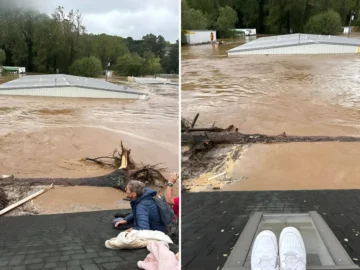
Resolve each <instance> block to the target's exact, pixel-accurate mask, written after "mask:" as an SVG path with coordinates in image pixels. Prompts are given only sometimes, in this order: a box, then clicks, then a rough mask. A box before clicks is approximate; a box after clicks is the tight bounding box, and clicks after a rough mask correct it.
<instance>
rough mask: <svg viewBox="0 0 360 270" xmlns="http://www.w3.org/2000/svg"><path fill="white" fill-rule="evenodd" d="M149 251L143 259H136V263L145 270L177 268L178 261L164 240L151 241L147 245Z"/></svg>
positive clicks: (174, 269) (172, 269) (173, 269)
mask: <svg viewBox="0 0 360 270" xmlns="http://www.w3.org/2000/svg"><path fill="white" fill-rule="evenodd" d="M147 249H148V250H149V251H150V254H148V255H147V256H146V258H145V260H144V261H138V263H137V265H138V267H139V268H141V269H145V270H178V269H179V261H178V260H177V259H176V256H175V254H174V253H173V252H171V251H170V250H169V246H168V244H167V243H165V242H153V243H150V244H149V245H148V246H147Z"/></svg>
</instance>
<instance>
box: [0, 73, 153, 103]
mask: <svg viewBox="0 0 360 270" xmlns="http://www.w3.org/2000/svg"><path fill="white" fill-rule="evenodd" d="M0 95H11V96H42V97H73V98H79V97H80V98H119V99H144V100H146V99H148V98H149V97H148V95H147V94H145V93H141V92H137V91H135V90H133V89H131V88H129V87H127V86H123V85H117V84H113V83H109V82H106V81H104V80H101V79H94V78H87V77H79V76H71V75H64V74H51V75H34V76H24V77H21V78H19V79H16V80H13V81H9V82H7V83H4V84H0Z"/></svg>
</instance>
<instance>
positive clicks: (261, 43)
mask: <svg viewBox="0 0 360 270" xmlns="http://www.w3.org/2000/svg"><path fill="white" fill-rule="evenodd" d="M311 44H329V45H344V46H349V45H352V46H360V39H355V38H345V37H338V36H322V35H309V34H290V35H282V36H271V37H263V38H259V39H256V40H254V41H251V42H248V43H246V44H243V45H241V46H238V47H236V48H233V49H231V50H229V51H228V53H229V54H230V53H235V52H240V51H250V50H263V49H271V48H283V47H289V46H295V45H296V46H299V45H303V46H305V45H311Z"/></svg>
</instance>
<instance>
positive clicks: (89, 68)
mask: <svg viewBox="0 0 360 270" xmlns="http://www.w3.org/2000/svg"><path fill="white" fill-rule="evenodd" d="M69 71H70V74H71V75H77V76H85V77H98V76H100V75H101V74H102V72H103V68H102V65H101V61H100V59H99V58H96V57H95V56H90V57H84V58H81V59H79V60H75V62H74V63H73V64H72V65H71V66H70V69H69Z"/></svg>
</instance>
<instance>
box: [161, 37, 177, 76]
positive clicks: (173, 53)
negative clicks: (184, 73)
mask: <svg viewBox="0 0 360 270" xmlns="http://www.w3.org/2000/svg"><path fill="white" fill-rule="evenodd" d="M161 65H162V66H163V68H164V71H165V72H166V73H169V74H174V73H179V40H177V41H176V43H175V44H172V45H171V47H170V52H169V54H168V55H166V56H165V57H164V58H163V59H162V60H161Z"/></svg>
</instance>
